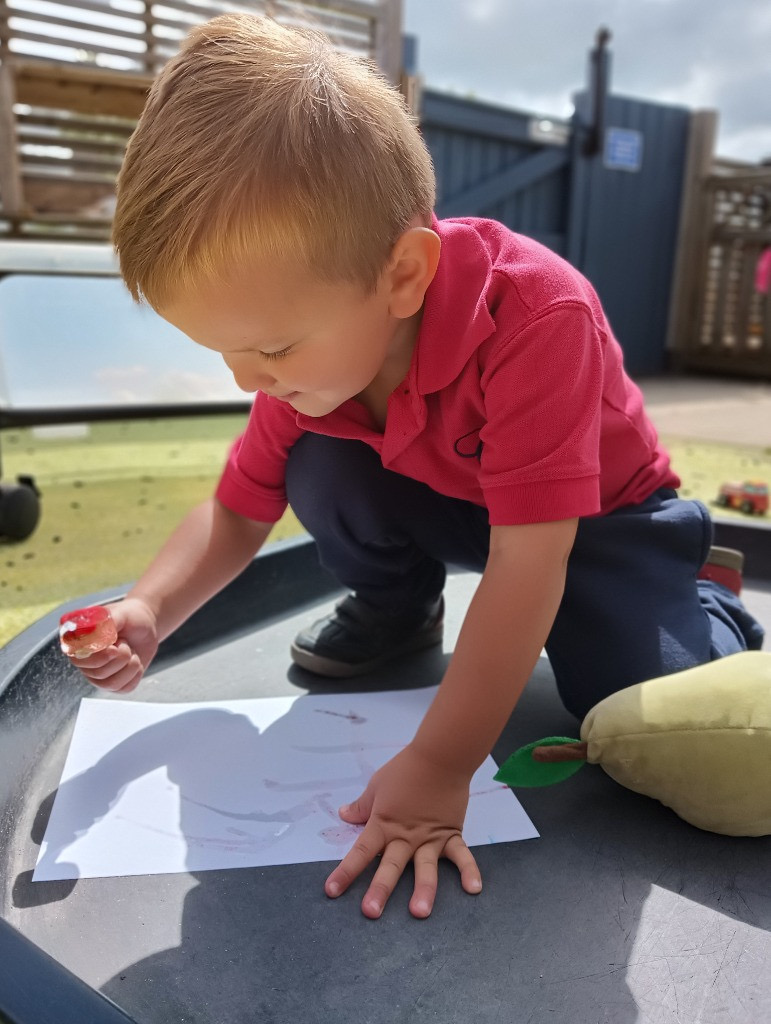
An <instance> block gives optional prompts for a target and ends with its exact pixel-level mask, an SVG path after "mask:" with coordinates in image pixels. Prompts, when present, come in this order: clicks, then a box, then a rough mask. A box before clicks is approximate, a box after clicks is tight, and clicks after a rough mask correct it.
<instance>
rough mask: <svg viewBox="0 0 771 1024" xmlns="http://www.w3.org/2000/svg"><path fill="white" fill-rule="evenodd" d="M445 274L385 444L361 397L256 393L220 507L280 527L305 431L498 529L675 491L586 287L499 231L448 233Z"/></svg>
mask: <svg viewBox="0 0 771 1024" xmlns="http://www.w3.org/2000/svg"><path fill="white" fill-rule="evenodd" d="M433 228H434V230H435V231H437V233H438V234H439V236H440V238H441V240H442V249H441V257H440V260H439V267H438V270H437V273H436V276H435V277H434V280H433V281H432V283H431V285H430V287H429V289H428V291H427V293H426V299H425V306H424V312H423V319H422V323H421V327H420V333H419V335H418V338H417V341H416V344H415V348H414V352H413V356H412V363H411V366H410V369H409V372H408V374H407V377H406V378H405V379H404V381H403V382H402V384H400V385H399V387H397V388H396V390H395V391H394V392H393V393H392V394H391V396H390V397H389V400H388V412H387V418H386V426H385V431H384V432H383V433H381V432H380V431H379V430H378V429H377V428H376V426H375V424H374V423H373V422H372V420H371V418H370V415H369V413H368V412H367V410H366V409H365V408H364V407H363V406H362V405H360V404H359V403H358V402H356V401H355V400H354V399H351V400H350V401H347V402H345V403H344V404H343V405H341V406H339V407H338V408H337V409H335V410H334V411H333V412H331V413H329V414H328V415H326V416H323V417H319V418H314V417H312V416H305V415H303V414H302V413H296V412H295V411H294V410H293V409H292V408H291V406H289V405H287V404H286V403H284V402H279V401H277V400H276V399H272V398H269V397H267V396H266V395H264V394H262V393H258V394H257V396H256V398H255V402H254V406H253V408H252V412H251V416H250V418H249V423H248V425H247V428H246V431H245V433H244V434H243V436H242V437H241V438H239V439H238V441H236V443H235V444H234V445H233V448H232V450H231V452H230V456H229V458H228V462H227V465H226V467H225V469H224V472H223V475H222V478H221V480H220V483H219V487H218V489H217V497H218V498H219V500H220V501H221V502H222V503H223V504H224V505H226V506H227V507H228V508H230V509H232V510H233V511H234V512H237V513H239V514H241V515H243V516H246V517H248V518H250V519H256V520H259V521H262V522H274V521H275V520H277V519H279V518H280V516H281V514H282V513H283V511H284V509H285V508H286V493H285V489H284V466H285V462H286V458H287V454H288V452H289V450H290V449H291V447H292V445H293V444H294V443H295V441H296V440H297V439H298V437H300V435H301V434H302V433H303V432H304V431H306V430H307V431H314V432H316V433H320V434H328V435H330V436H333V437H344V438H358V439H360V440H362V441H365V442H366V443H367V444H368V445H370V446H371V447H372V448H374V449H375V451H376V452H378V454H379V455H380V458H381V461H382V463H383V465H384V466H385V467H386V468H387V469H389V470H393V471H394V472H396V473H401V474H403V475H404V476H408V477H412V478H414V479H415V480H420V481H422V482H423V483H426V484H428V485H429V486H430V487H432V488H433V489H434V490H436V491H439V492H440V493H442V494H446V495H450V496H451V497H456V498H462V499H464V500H466V501H472V502H474V503H476V504H478V505H482V506H485V507H486V508H487V509H488V511H489V515H490V523H491V525H505V524H516V523H532V522H545V521H550V520H558V519H569V518H573V517H574V516H590V515H596V514H598V513H606V512H610V511H612V510H613V509H616V508H619V507H621V506H622V505H630V504H635V503H637V502H640V501H642V500H643V499H644V498H646V497H648V496H649V495H650V494H651V493H652V492H653V491H654V490H656V489H657V488H658V487H665V486H666V487H677V486H679V483H680V481H679V479H678V478H677V476H676V475H675V474H674V473H673V472H672V470H671V468H670V466H669V458H668V456H667V454H666V452H665V451H664V450H663V448H661V446H660V445H659V443H658V439H657V437H656V432H655V430H654V428H653V426H652V425H651V423H650V421H649V420H648V418H647V417H646V415H645V412H644V411H643V403H642V396H641V394H640V391H639V389H638V388H637V387H636V386H635V385H634V384H633V383H632V382H631V381H630V380H629V378H628V377H627V376H626V374H625V373H624V369H623V366H622V353H621V348H620V346H619V344H618V342H617V341H616V339H615V338H614V337H613V333H612V331H611V329H610V326H609V324H608V321H607V320H606V318H605V315H604V313H603V311H602V308H601V306H600V302H599V300H598V298H597V296H596V294H595V292H594V290H593V289H592V287H591V286H590V285H589V283H588V282H587V281H586V280H585V278H583V277H582V276H581V275H580V274H579V273H578V272H577V271H576V270H575V269H573V267H571V266H570V264H568V263H566V262H565V261H564V260H562V259H561V258H560V257H559V256H556V255H555V254H554V253H553V252H551V251H550V250H549V249H546V248H544V247H543V246H541V245H539V244H538V243H537V242H534V241H532V240H531V239H529V238H525V237H523V236H522V235H517V234H514V233H513V232H511V231H510V230H509V229H508V228H506V227H504V226H503V225H502V224H498V223H497V222H495V221H490V220H481V219H476V218H462V219H453V220H445V221H438V220H436V219H435V220H434V223H433Z"/></svg>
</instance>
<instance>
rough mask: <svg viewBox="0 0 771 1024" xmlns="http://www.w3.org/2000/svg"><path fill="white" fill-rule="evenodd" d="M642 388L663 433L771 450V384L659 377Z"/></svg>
mask: <svg viewBox="0 0 771 1024" xmlns="http://www.w3.org/2000/svg"><path fill="white" fill-rule="evenodd" d="M638 383H639V385H640V387H641V388H642V391H643V394H644V396H645V402H646V406H647V409H648V413H649V415H650V417H651V419H652V420H653V422H654V424H655V425H656V428H657V429H658V431H659V432H660V433H661V434H667V435H671V436H675V437H688V438H693V439H700V440H703V441H724V442H726V443H730V444H748V445H757V446H760V447H762V448H767V447H771V382H768V381H742V380H735V381H734V380H727V379H723V378H716V377H655V378H650V379H648V380H640V381H638Z"/></svg>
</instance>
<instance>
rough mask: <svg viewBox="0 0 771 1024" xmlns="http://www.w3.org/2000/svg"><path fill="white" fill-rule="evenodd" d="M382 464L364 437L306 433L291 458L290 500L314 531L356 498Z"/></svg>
mask: <svg viewBox="0 0 771 1024" xmlns="http://www.w3.org/2000/svg"><path fill="white" fill-rule="evenodd" d="M372 463H374V464H375V465H374V467H373V466H372V465H371V464H372ZM379 467H380V460H379V459H378V457H377V455H376V454H375V452H374V451H373V450H372V449H371V448H369V447H368V446H367V445H365V444H364V443H363V442H361V441H351V440H347V439H343V438H338V437H327V436H325V435H323V434H311V433H308V434H303V436H302V437H301V438H300V439H299V440H298V441H297V443H296V444H295V445H294V447H293V448H292V450H291V451H290V453H289V459H288V461H287V467H286V492H287V498H288V499H289V504H290V505H291V507H292V510H293V512H294V513H295V515H296V516H297V518H298V519H299V520H300V522H302V523H303V525H304V526H305V527H306V529H307V530H309V531H310V532H311V533H313V532H314V529H313V528H314V525H315V524H316V523H323V522H325V521H328V520H329V517H330V515H331V514H332V513H333V511H334V509H335V508H337V507H338V506H341V507H342V506H343V504H345V505H346V506H349V505H350V504H351V503H353V502H355V495H356V493H357V492H360V491H361V490H362V489H364V488H366V485H365V484H364V481H365V480H366V478H367V475H368V474H370V473H371V472H372V469H373V468H375V469H377V468H379Z"/></svg>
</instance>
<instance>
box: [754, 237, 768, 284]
mask: <svg viewBox="0 0 771 1024" xmlns="http://www.w3.org/2000/svg"><path fill="white" fill-rule="evenodd" d="M769 287H771V247H770V248H768V249H764V250H763V252H762V253H761V254H760V257H759V259H758V264H757V266H756V267H755V290H756V291H758V292H760V293H761V295H768V290H769Z"/></svg>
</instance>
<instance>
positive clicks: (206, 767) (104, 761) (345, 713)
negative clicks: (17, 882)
mask: <svg viewBox="0 0 771 1024" xmlns="http://www.w3.org/2000/svg"><path fill="white" fill-rule="evenodd" d="M435 692H436V688H435V687H430V688H426V689H420V690H405V691H391V692H387V693H352V694H334V695H330V696H301V697H270V698H262V699H254V700H236V701H210V702H198V703H194V704H144V703H135V702H128V701H119V700H104V699H94V698H88V699H84V700H83V701H81V704H80V709H79V712H78V718H77V721H76V724H75V731H74V734H73V737H72V742H71V744H70V749H69V753H68V755H67V760H66V763H65V766H64V771H63V774H62V781H61V784H60V786H59V790H58V792H57V795H56V799H55V801H54V806H53V810H52V812H51V817H50V819H49V822H48V826H47V828H46V833H45V838H44V840H43V844H42V846H41V850H40V856H39V858H38V863H37V867H36V868H35V872H34V875H33V880H34V881H50V880H54V879H62V878H96V877H105V876H111V875H141V874H164V873H168V872H185V871H206V870H210V869H213V868H236V867H261V866H267V865H271V864H297V863H304V862H307V861H326V860H339V859H340V858H341V857H343V856H344V855H345V854H346V853H347V851H348V850H349V849H350V847H351V846H352V844H353V842H354V840H355V838H356V836H357V834H358V833H359V832H360V831H361V829H360V828H359V827H355V826H351V825H347V824H345V823H344V822H343V821H341V820H340V818H339V817H338V814H337V808H338V807H340V805H341V804H344V803H348V802H350V801H351V800H353V799H355V798H356V797H358V796H359V795H360V794H361V793H362V791H363V790H364V787H365V786H366V783H367V781H368V779H369V777H370V776H371V775H372V773H373V772H374V771H375V770H376V769H377V768H379V767H380V766H381V765H382V764H384V763H385V762H386V761H388V760H389V759H390V758H391V757H393V755H394V754H396V753H397V752H398V751H399V750H400V749H401V748H402V747H403V746H405V744H407V743H408V742H409V741H410V740H411V739H412V737H413V736H414V734H415V731H416V729H417V727H418V724H419V723H420V721H421V719H422V717H423V715H424V714H425V711H426V709H427V707H428V705H429V704H430V702H431V699H432V698H433V696H434V694H435ZM496 770H497V769H496V765H495V763H494V761H493V760H492V758H488V759H487V760H486V761H485V763H484V764H483V765H482V767H481V768H480V769H479V770H478V772H477V773H476V775H475V776H474V779H473V781H472V785H471V799H470V801H469V808H468V813H467V816H466V822H465V826H464V830H463V834H464V838H465V839H466V842H467V843H468V844H469V845H470V846H478V845H481V844H485V843H499V842H511V841H513V840H518V839H531V838H535V837H537V835H538V833H537V832H536V830H535V828H534V827H533V825H532V823H531V821H530V819H529V818H528V817H527V815H526V814H525V812H524V810H523V809H522V807H521V805H520V803H519V801H518V800H517V799H516V797H515V796H514V794H513V793H512V792H511V790H510V789H508V788H507V787H506V786H503V785H501V784H500V783H497V782H494V781H493V776H494V774H495V772H496Z"/></svg>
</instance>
